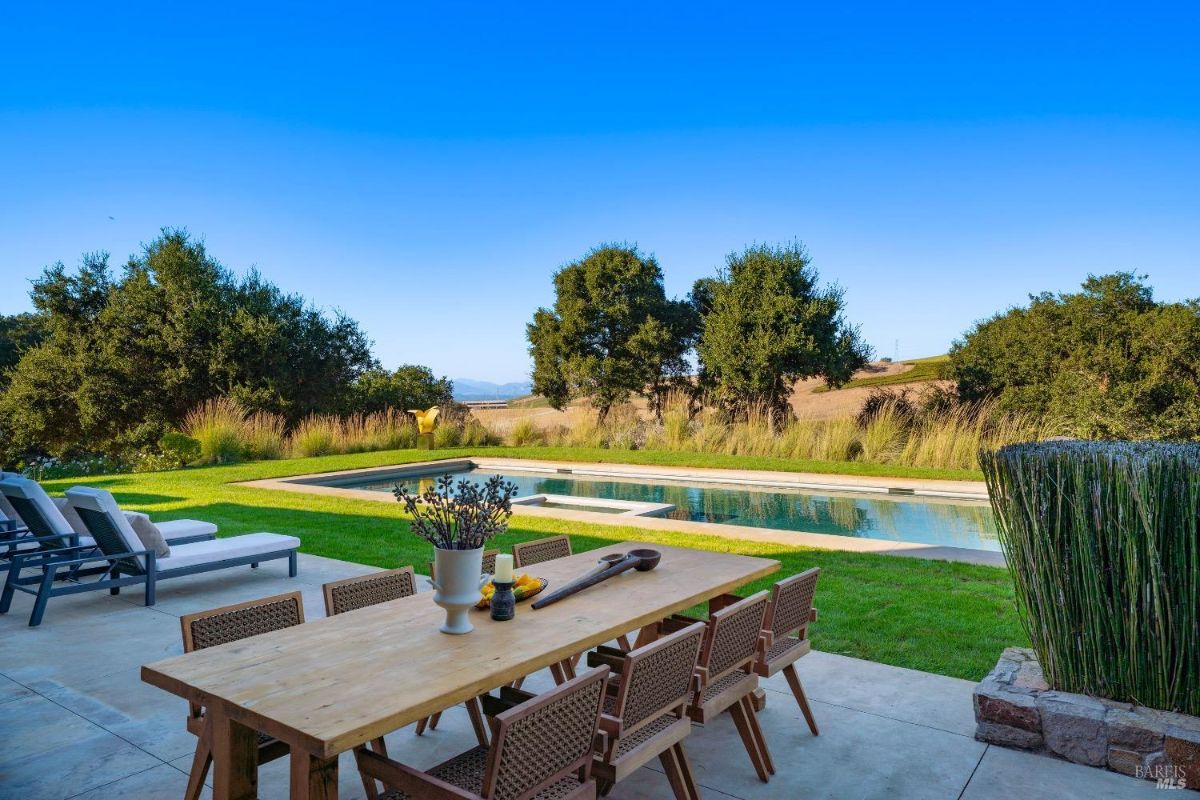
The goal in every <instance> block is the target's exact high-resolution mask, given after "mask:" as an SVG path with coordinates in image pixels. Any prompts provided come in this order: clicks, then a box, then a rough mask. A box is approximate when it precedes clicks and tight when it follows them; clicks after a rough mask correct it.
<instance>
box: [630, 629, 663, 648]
mask: <svg viewBox="0 0 1200 800" xmlns="http://www.w3.org/2000/svg"><path fill="white" fill-rule="evenodd" d="M657 639H658V623H657V622H651V623H650V624H649V625H647V626H645V627H644V628H642V629H641V630H640V631H638V635H637V641H636V642H634V643H633V649H634V650H636V649H637V648H639V647H644V646H646V645H648V644H650V643H651V642H653V641H656V640H657Z"/></svg>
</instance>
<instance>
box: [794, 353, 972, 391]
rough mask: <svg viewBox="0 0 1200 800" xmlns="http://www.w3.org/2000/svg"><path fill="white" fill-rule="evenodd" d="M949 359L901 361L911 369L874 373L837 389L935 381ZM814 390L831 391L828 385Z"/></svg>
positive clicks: (946, 357)
mask: <svg viewBox="0 0 1200 800" xmlns="http://www.w3.org/2000/svg"><path fill="white" fill-rule="evenodd" d="M948 361H950V356H930V357H929V358H914V359H911V360H909V361H901V362H900V363H901V364H909V365H911V366H912V369H910V370H908V371H907V372H897V373H895V374H892V375H876V376H874V377H870V378H857V379H855V380H852V381H849V382H848V383H845V384H843V385H842V386H839V387H838V388H839V389H856V388H859V387H863V386H868V387H869V386H896V385H898V384H902V383H918V382H923V381H936V380H942V379H943V377H944V376H943V373H942V370H943V368H944V367H945V365H946V363H947V362H948ZM813 391H814V392H818V393H819V392H828V391H831V390H830V389H829V387H828V386H820V387H818V388H816V389H814V390H813Z"/></svg>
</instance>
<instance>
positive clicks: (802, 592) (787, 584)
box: [763, 567, 821, 639]
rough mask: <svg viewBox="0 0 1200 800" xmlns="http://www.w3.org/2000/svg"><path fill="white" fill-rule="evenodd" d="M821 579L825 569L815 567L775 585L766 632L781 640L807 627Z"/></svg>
mask: <svg viewBox="0 0 1200 800" xmlns="http://www.w3.org/2000/svg"><path fill="white" fill-rule="evenodd" d="M819 577H821V568H820V567H813V568H812V569H807V570H805V571H804V572H801V573H800V574H799V575H793V576H792V577H790V578H787V579H785V580H782V581H779V583H777V584H775V588H774V589H773V590H772V591H771V603H770V605H769V606H768V607H767V616H766V619H765V620H763V630H768V631H770V632H771V633H773V634H774V635H775V638H776V639H781V638H783V637H784V636H787V635H789V634H790V633H792V632H793V631H796V630H799V629H800V628H807V627H808V622H809V618H810V617H811V616H812V604H813V596H814V595H815V594H816V593H817V578H819Z"/></svg>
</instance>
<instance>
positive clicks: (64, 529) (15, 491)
mask: <svg viewBox="0 0 1200 800" xmlns="http://www.w3.org/2000/svg"><path fill="white" fill-rule="evenodd" d="M0 494H3V495H6V496H13V497H22V498H25V499H26V500H28V501H29V502H31V503H32V504H33V505H34V506H36V507H37V509H38V511H40V512H41V513H42V516H43V517H45V518H46V523H47V524H48V525H49V526H50V527H51V529H52V531H51V533H50V534H49V535H52V536H70V535H73V534H74V533H75V529H74V528H72V527H71V524H70V523H69V522H67V520H66V518H65V517H63V515H62V512H61V511H59V510H58V506H56V505H54V502H53V501H52V500H51V499H50V495H48V494H46V490H45V489H43V488H42V487H41V484H39V483H38V482H37V481H32V480H30V479H29V478H24V477H21V476H20V475H13V473H11V472H10V473H6V474H5V477H4V479H3V480H0ZM26 524H28V520H26Z"/></svg>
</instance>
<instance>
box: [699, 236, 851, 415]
mask: <svg viewBox="0 0 1200 800" xmlns="http://www.w3.org/2000/svg"><path fill="white" fill-rule="evenodd" d="M819 281H820V276H819V275H818V273H817V271H816V270H815V269H814V268H813V267H812V266H811V265H810V263H809V257H808V254H807V252H805V250H804V248H803V247H802V246H801V245H800V244H798V243H793V244H787V245H781V246H774V247H773V246H768V245H755V246H751V247H747V248H746V249H745V250H743V251H742V252H741V253H732V254H730V255H729V256H728V257H727V259H726V265H725V268H724V269H723V270H721V271H720V272H719V273H718V275H717V277H715V278H705V279H702V280H700V281H698V282H697V283H696V286H695V288H694V289H693V291H692V304H693V306H694V307H695V308H696V310H697V313H698V314H699V315H700V316H701V319H702V325H701V332H700V336H699V340H698V343H697V347H696V349H697V353H698V355H699V358H700V364H701V384H702V385H703V386H704V387H705V388H706V389H707V390H708V391H709V392H710V393H711V394H712V395H713V396H714V397H715V398H716V399H717V400H718V401H719V402H720V403H721V404H723V405H725V406H726V407H727V408H729V409H730V410H731V411H733V412H734V413H737V414H744V413H746V412H747V411H748V410H749V409H750V408H753V407H761V408H763V409H764V410H765V411H767V412H768V413H770V414H772V415H773V416H776V417H778V416H780V415H787V414H788V413H790V410H789V406H788V401H789V399H790V397H791V394H792V388H793V385H794V384H795V382H796V381H797V380H800V379H803V378H812V377H821V378H824V379H825V381H826V382H827V383H828V384H829V385H831V386H840V385H841V384H843V383H845V382H846V381H848V380H849V379H850V377H851V376H852V375H853V374H854V372H855V370H857V369H859V368H861V367H862V366H864V365H865V364H866V363H867V360H868V359H869V358H870V355H871V351H870V348H869V347H868V346H867V345H866V344H865V343H864V342H863V341H862V339H861V337H860V336H859V332H858V329H857V328H856V327H855V326H852V325H850V324H849V323H847V322H846V320H845V318H844V317H843V314H842V311H843V307H844V303H843V297H842V291H841V289H840V288H838V287H837V286H826V287H821V286H820V285H819Z"/></svg>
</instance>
